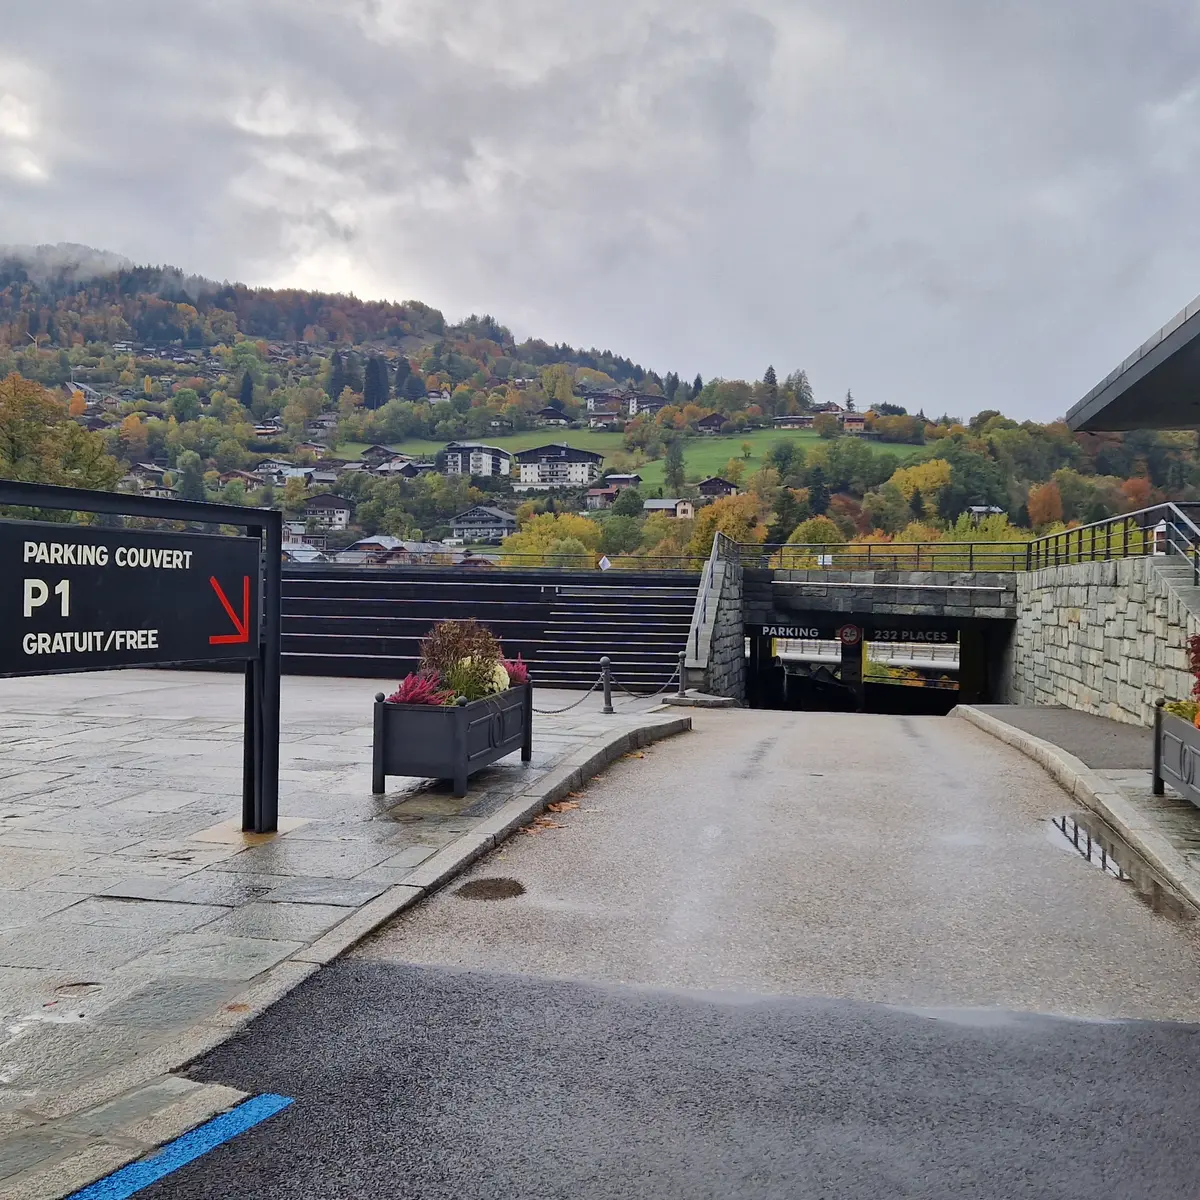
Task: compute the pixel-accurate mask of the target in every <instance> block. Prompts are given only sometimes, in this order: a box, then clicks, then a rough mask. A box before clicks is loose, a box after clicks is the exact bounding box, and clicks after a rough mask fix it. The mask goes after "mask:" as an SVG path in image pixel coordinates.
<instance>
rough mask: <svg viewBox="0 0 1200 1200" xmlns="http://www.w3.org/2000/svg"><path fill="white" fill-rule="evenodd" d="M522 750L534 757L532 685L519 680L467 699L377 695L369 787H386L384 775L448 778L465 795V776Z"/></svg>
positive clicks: (525, 755) (526, 758)
mask: <svg viewBox="0 0 1200 1200" xmlns="http://www.w3.org/2000/svg"><path fill="white" fill-rule="evenodd" d="M514 750H520V751H521V761H522V762H528V761H529V760H530V758H531V757H532V756H533V685H532V684H529V683H519V684H517V685H516V686H515V687H510V688H509V689H508V690H507V691H504V692H499V693H498V694H497V695H495V696H486V697H484V699H482V700H474V701H472V702H471V703H470V704H463V705H456V706H450V707H441V706H438V705H432V704H388V703H387V701H386V700H384V698H383V693H382V692H380V693H378V695H376V697H375V737H374V744H373V747H372V755H371V759H372V770H371V790H372V791H373V792H375V793H376V794H377V795H378V794H379V793H381V792H382V791H383V790H384V780H385V779H386V777H387V776H388V775H415V776H417V777H419V778H423V779H451V780H453V781H454V794H455V795H456V796H465V795H466V794H467V778H468V776H470V775H473V774H474V773H475V772H476V771H478V770H480V769H481V768H482V767H486V766H487V765H488V764H489V763H494V762H495V761H496V759H498V758H503V757H504V756H505V755H506V754H511V753H512V752H513V751H514Z"/></svg>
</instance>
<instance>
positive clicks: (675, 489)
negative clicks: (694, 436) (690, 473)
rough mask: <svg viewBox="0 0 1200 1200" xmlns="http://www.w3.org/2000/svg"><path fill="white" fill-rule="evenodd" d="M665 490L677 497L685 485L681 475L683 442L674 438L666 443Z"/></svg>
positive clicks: (682, 474)
mask: <svg viewBox="0 0 1200 1200" xmlns="http://www.w3.org/2000/svg"><path fill="white" fill-rule="evenodd" d="M664 467H665V474H666V482H667V488H668V489H669V490H670V492H671V494H672V495H674V496H678V495H679V494H680V493H681V492H682V491H683V485H684V483H686V482H687V481H686V479H685V478H684V473H683V441H682V439H680V438H677V437H674V438H672V439H671V440H670V441H669V442H668V443H667V457H666V461H665V463H664Z"/></svg>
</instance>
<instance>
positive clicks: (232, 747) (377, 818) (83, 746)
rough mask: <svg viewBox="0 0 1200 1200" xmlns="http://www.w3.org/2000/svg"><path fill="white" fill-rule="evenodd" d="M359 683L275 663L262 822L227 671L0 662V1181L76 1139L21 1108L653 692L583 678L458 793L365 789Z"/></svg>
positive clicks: (47, 1098)
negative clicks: (604, 688) (289, 672)
mask: <svg viewBox="0 0 1200 1200" xmlns="http://www.w3.org/2000/svg"><path fill="white" fill-rule="evenodd" d="M378 687H379V684H378V682H376V681H372V680H347V679H308V678H304V679H300V678H286V679H285V680H284V682H283V712H282V736H281V748H280V755H281V771H280V817H281V820H280V830H281V831H280V834H279V835H278V836H263V837H259V836H255V835H244V834H242V833H241V832H240V831H239V830H238V828H237V826H238V821H239V817H240V806H241V753H242V749H241V733H242V727H241V704H242V682H241V679H240V677H238V676H235V675H231V674H202V673H199V672H196V673H193V672H171V671H120V672H108V673H98V674H93V675H71V676H51V677H44V678H40V679H9V680H0V708H2V710H3V713H4V720H3V724H2V726H0V1194H6V1193H5V1184H4V1180H5V1179H6V1178H8V1179H12V1178H14V1177H15V1176H17V1175H18V1174H19V1173H21V1172H23V1171H25V1170H27V1169H28V1167H29V1165H30V1162H31V1161H35V1160H37V1159H38V1157H39V1156H40V1157H41V1158H46V1157H47V1156H51V1157H53V1156H55V1155H57V1156H58V1157H60V1158H61V1157H63V1156H64V1155H65V1154H67V1153H68V1151H75V1150H77V1151H80V1152H82V1151H83V1150H86V1139H85V1138H83V1135H84V1133H86V1131H84V1130H81V1129H73V1128H72V1129H67V1130H64V1129H63V1127H62V1123H61V1122H59V1123H58V1124H57V1125H56V1126H55V1127H54V1128H53V1129H52V1130H51V1129H49V1128H44V1127H39V1126H38V1122H39V1121H40V1120H41V1119H42V1118H43V1117H44V1116H45V1115H46V1114H50V1115H60V1114H62V1113H63V1112H68V1111H71V1110H72V1108H73V1107H75V1106H74V1105H73V1103H72V1102H70V1101H67V1100H64V1097H67V1096H69V1095H71V1094H72V1093H73V1092H75V1093H79V1092H80V1089H82V1090H83V1091H84V1092H86V1087H87V1081H88V1080H89V1079H94V1078H95V1077H96V1076H98V1075H100V1074H101V1073H105V1072H112V1071H114V1070H116V1069H119V1068H121V1067H122V1066H123V1065H124V1064H128V1063H130V1062H131V1061H132V1060H134V1059H136V1058H138V1057H139V1056H145V1055H148V1054H149V1055H153V1054H155V1053H157V1052H158V1051H160V1050H161V1049H162V1048H163V1047H166V1046H169V1045H170V1044H171V1043H172V1040H173V1039H175V1038H177V1037H179V1036H180V1035H181V1033H182V1032H183V1031H184V1030H186V1029H187V1028H188V1027H190V1026H192V1025H194V1024H195V1023H196V1022H198V1021H200V1020H202V1019H211V1018H212V1015H213V1014H218V1013H220V1012H221V1010H222V1008H223V1006H225V1005H227V1004H228V1003H229V1001H230V1000H231V998H232V997H234V996H237V995H239V994H240V993H244V992H245V991H246V989H247V988H248V987H250V986H252V983H253V981H254V979H255V977H257V976H260V975H261V974H262V973H263V972H264V971H267V970H268V969H269V968H272V967H275V966H276V964H279V963H281V962H282V960H284V959H287V958H289V957H291V956H293V955H294V954H295V953H296V952H298V951H303V950H304V949H305V948H306V947H307V946H309V945H310V944H311V943H313V942H314V941H315V940H316V939H318V938H320V937H321V936H322V935H324V934H326V933H327V932H328V931H329V930H330V929H332V928H334V927H335V926H336V925H338V924H339V922H342V921H343V920H345V919H347V918H348V917H349V916H350V915H351V914H353V913H354V912H355V911H356V910H358V909H360V908H361V906H363V905H366V904H368V903H369V902H370V901H372V900H373V899H375V898H376V897H378V896H380V895H381V893H383V892H385V891H386V890H387V889H389V888H391V887H392V886H394V885H395V884H398V883H403V882H404V881H405V880H406V879H408V878H410V877H414V878H415V876H414V875H413V873H414V872H415V871H416V870H417V869H418V868H420V867H421V864H422V863H425V862H426V860H428V859H429V858H430V856H432V855H434V854H436V852H437V851H438V850H440V849H441V848H442V847H444V846H446V845H447V844H448V843H450V842H452V841H454V840H455V839H456V838H458V837H459V836H460V835H461V834H464V833H468V832H470V831H471V830H472V829H473V828H475V827H476V826H477V825H479V824H481V823H482V822H484V821H485V820H487V818H488V817H490V816H492V815H493V814H494V813H496V812H497V810H498V809H500V808H501V806H503V805H504V804H505V803H506V802H508V801H509V800H511V799H513V798H514V797H515V796H518V795H520V794H522V793H524V792H527V791H528V790H529V789H530V787H531V786H532V785H534V784H535V783H536V781H537V780H538V779H539V778H541V777H543V776H546V775H547V774H548V773H549V772H551V771H552V770H553V769H554V768H555V767H556V765H557V764H560V763H562V761H563V760H564V759H566V758H568V757H569V756H570V755H572V754H573V753H574V752H576V751H578V750H579V749H580V748H581V747H583V746H584V745H585V744H586V743H588V742H590V741H591V740H592V739H595V738H597V737H600V736H601V735H605V734H611V733H613V732H620V731H621V730H622V729H632V728H634V727H636V726H640V725H645V724H646V723H647V720H654V718H648V717H647V716H646V714H647V711H648V710H649V709H650V708H652V707H653V706H654V702H652V701H648V700H636V701H633V700H627V699H626V700H623V701H621V702H619V703H618V704H617V712H616V714H615V715H610V716H604V715H603V714H601V712H600V700H599V697H598V696H596V695H592V696H589V697H587V698H586V699H585V700H584V701H583V703H582V704H580V705H579V706H578V707H576V708H574V709H573V710H572V711H571V712H567V713H561V714H557V715H553V716H544V715H536V716H535V720H534V742H533V761H532V762H530V763H528V764H523V763H521V762H520V758H519V755H513V756H511V757H510V758H509V759H506V760H504V761H502V762H500V763H497V764H495V765H494V766H493V767H490V768H488V769H487V770H485V771H482V772H480V773H479V774H477V775H475V776H473V777H472V780H471V786H470V790H469V791H468V794H467V795H466V796H465V797H464V798H462V799H461V800H457V799H455V798H454V797H453V796H452V795H451V794H450V788H449V785H448V784H431V783H430V782H429V781H424V780H416V779H397V778H390V779H389V780H388V791H387V794H386V795H385V796H382V797H376V796H373V795H372V794H371V785H370V751H371V716H372V707H371V705H372V698H373V696H374V693H375V692H376V691H377V690H378ZM578 698H579V693H577V692H575V693H572V692H561V691H551V690H544V691H539V692H538V693H537V694H536V697H535V704H536V705H537V706H538V707H541V708H561V707H562V706H564V705H567V704H570V703H571V701H572V700H575V699H578ZM296 965H297V966H300V964H296ZM306 969H308V970H311V969H314V968H312V967H311V966H309V967H307V968H306ZM54 1139H57V1140H58V1143H61V1144H58V1143H55V1144H53V1145H52V1144H51V1143H52V1142H54ZM81 1139H83V1140H81Z"/></svg>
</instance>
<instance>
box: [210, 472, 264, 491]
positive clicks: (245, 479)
mask: <svg viewBox="0 0 1200 1200" xmlns="http://www.w3.org/2000/svg"><path fill="white" fill-rule="evenodd" d="M218 478H219V479H220V481H221V485H222V486H224V485H225V484H227V483H232V482H233V481H234V480H235V479H237V480H240V481H241V482H242V483H244V484H245V485H246V487H247V488H248V489H249V488H260V487H262V485H263V477H262V476H261V475H255V474H254V473H253V472H252V471H222V472H221V474H220V475H219V476H218Z"/></svg>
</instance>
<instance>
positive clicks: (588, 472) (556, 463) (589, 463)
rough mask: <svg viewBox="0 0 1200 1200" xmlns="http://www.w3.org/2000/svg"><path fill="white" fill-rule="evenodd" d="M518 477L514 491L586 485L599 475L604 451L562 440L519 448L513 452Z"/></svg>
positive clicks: (547, 489)
mask: <svg viewBox="0 0 1200 1200" xmlns="http://www.w3.org/2000/svg"><path fill="white" fill-rule="evenodd" d="M516 461H517V470H518V478H517V480H516V481H515V482H514V483H513V491H516V492H532V491H541V492H545V491H549V490H550V489H551V488H566V487H586V486H588V485H589V484H592V483H595V481H596V480H597V479H599V478H600V466H601V464H602V463H603V462H604V455H603V454H596V453H593V451H591V450H578V449H576V448H575V447H574V446H568V445H567V444H566V443H565V442H554V443H552V444H551V445H549V446H538V447H536V448H535V449H533V450H522V451H520V452H519V453H518V454H517V455H516Z"/></svg>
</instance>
